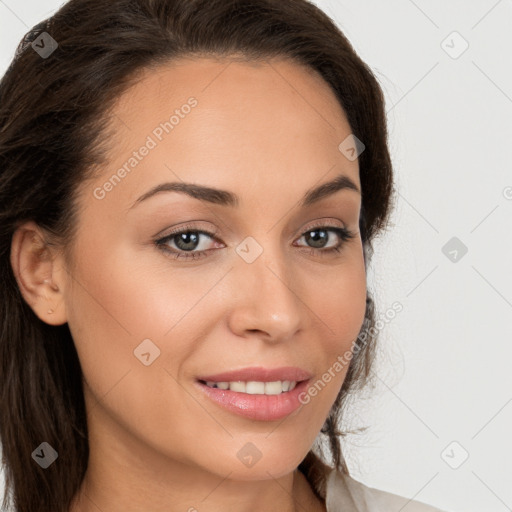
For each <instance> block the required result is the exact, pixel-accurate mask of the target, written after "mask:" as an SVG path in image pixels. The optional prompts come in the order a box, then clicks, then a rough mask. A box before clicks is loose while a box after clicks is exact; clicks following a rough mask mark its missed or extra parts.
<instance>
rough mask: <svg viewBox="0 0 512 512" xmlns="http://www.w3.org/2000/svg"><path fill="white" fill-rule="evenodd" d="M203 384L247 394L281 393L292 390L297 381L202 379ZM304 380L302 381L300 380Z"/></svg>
mask: <svg viewBox="0 0 512 512" xmlns="http://www.w3.org/2000/svg"><path fill="white" fill-rule="evenodd" d="M199 382H201V384H204V385H206V386H208V387H209V388H213V389H224V390H226V389H229V390H230V391H236V392H238V393H245V394H247V395H280V394H281V393H287V392H288V391H292V390H294V389H295V386H297V381H295V380H292V381H289V380H282V381H281V380H276V381H272V382H262V381H254V380H250V381H248V382H244V381H241V380H233V381H231V382H228V381H221V382H215V381H203V380H200V381H199ZM300 382H302V381H300Z"/></svg>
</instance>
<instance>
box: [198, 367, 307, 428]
mask: <svg viewBox="0 0 512 512" xmlns="http://www.w3.org/2000/svg"><path fill="white" fill-rule="evenodd" d="M311 376H312V375H311V374H310V373H309V372H306V371H304V370H301V369H299V368H293V367H288V368H280V369H275V370H267V369H262V368H247V369H244V370H240V371H235V372H228V373H223V374H217V375H212V376H208V377H201V378H198V379H196V386H198V387H199V389H200V390H201V392H202V393H204V394H205V395H206V396H207V397H208V398H209V399H210V400H212V401H213V402H214V403H215V404H216V405H218V406H220V407H221V408H223V409H224V410H227V411H229V412H231V413H234V414H236V415H241V416H245V417H247V418H249V419H253V420H260V421H275V420H279V419H282V418H284V417H286V416H288V415H289V414H291V413H293V412H294V411H296V410H297V409H299V408H300V407H301V406H302V405H303V404H302V403H301V401H300V400H299V396H300V394H301V393H302V392H303V391H304V390H306V389H307V386H308V382H309V381H310V380H311ZM278 377H281V378H278Z"/></svg>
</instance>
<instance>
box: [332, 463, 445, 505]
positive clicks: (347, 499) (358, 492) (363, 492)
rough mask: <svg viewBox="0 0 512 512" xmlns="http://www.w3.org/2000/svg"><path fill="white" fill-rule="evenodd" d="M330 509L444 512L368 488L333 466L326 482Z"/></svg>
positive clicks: (418, 502)
mask: <svg viewBox="0 0 512 512" xmlns="http://www.w3.org/2000/svg"><path fill="white" fill-rule="evenodd" d="M326 505H327V512H337V511H338V510H339V511H341V510H343V511H344V510H350V511H351V512H352V511H354V512H399V511H400V512H444V511H443V510H440V509H438V508H436V507H433V506H431V505H427V504H426V503H422V502H420V501H416V500H411V499H409V498H406V497H405V496H399V495H398V494H393V493H390V492H386V491H383V490H380V489H375V488H373V487H368V486H367V485H365V484H363V483H362V482H359V481H358V480H355V479H354V478H352V477H351V476H348V475H344V474H343V473H340V472H339V471H336V470H334V469H332V470H331V471H330V472H329V474H328V476H327V484H326Z"/></svg>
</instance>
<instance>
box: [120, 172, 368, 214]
mask: <svg viewBox="0 0 512 512" xmlns="http://www.w3.org/2000/svg"><path fill="white" fill-rule="evenodd" d="M340 190H353V191H355V192H357V193H359V194H361V191H360V190H359V188H358V187H357V185H356V184H355V183H354V182H353V181H352V179H350V178H349V177H348V176H345V175H339V176H337V177H336V178H335V179H333V180H332V181H328V182H327V183H323V184H322V185H319V186H318V187H315V188H312V189H310V190H308V191H306V193H305V194H304V196H303V197H302V199H301V201H300V203H299V207H301V208H304V207H306V206H311V205H312V204H314V203H316V202H318V201H320V200H321V199H325V198H326V197H329V196H331V195H333V194H334V193H336V192H338V191H340ZM160 192H179V193H182V194H187V195H188V196H190V197H193V198H194V199H199V200H202V201H207V202H209V203H213V204H217V205H221V206H230V207H237V206H239V204H240V198H239V197H238V196H237V195H236V194H234V193H233V192H229V191H228V190H221V189H218V188H211V187H205V186H203V185H196V184H193V183H183V182H182V183H177V182H167V183H160V184H159V185H156V186H155V187H153V188H151V189H150V190H148V191H147V192H146V193H144V194H142V195H141V196H140V197H139V198H138V199H137V200H136V201H135V202H134V203H133V204H132V206H130V208H129V209H131V208H133V207H135V206H136V205H138V204H140V203H142V202H143V201H146V200H147V199H149V198H150V197H153V196H154V195H155V194H158V193H160Z"/></svg>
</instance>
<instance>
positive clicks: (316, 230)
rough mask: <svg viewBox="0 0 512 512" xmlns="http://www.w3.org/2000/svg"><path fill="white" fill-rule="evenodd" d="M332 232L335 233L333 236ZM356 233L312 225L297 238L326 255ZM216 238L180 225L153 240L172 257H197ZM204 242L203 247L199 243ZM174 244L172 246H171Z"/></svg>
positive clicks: (336, 250)
mask: <svg viewBox="0 0 512 512" xmlns="http://www.w3.org/2000/svg"><path fill="white" fill-rule="evenodd" d="M332 234H334V235H336V236H335V237H333V236H332ZM336 237H337V238H338V239H339V241H338V242H336V243H335V245H334V246H332V247H327V248H326V247H325V246H326V245H327V243H328V242H329V240H330V239H331V238H334V240H335V239H336ZM355 237H356V233H353V232H351V231H349V230H348V229H347V228H345V227H338V226H326V225H320V226H312V227H310V228H309V229H308V230H307V231H305V232H304V233H303V235H302V236H301V237H300V238H299V239H298V240H301V239H302V238H304V239H305V240H306V243H308V244H312V245H313V246H312V247H307V248H305V249H303V250H306V252H307V253H310V254H314V255H318V254H320V255H328V254H333V253H334V252H340V251H341V249H342V246H343V245H344V244H345V242H347V241H348V240H350V239H352V238H355ZM208 238H210V239H213V240H216V234H215V233H211V232H209V231H204V230H199V229H196V228H193V227H187V226H185V227H182V228H180V229H179V230H177V231H174V232H172V233H170V234H168V235H166V236H165V237H163V238H160V239H158V240H156V241H155V244H156V245H157V247H158V248H159V249H160V250H162V251H164V252H165V253H167V254H168V255H170V256H171V257H173V258H174V259H185V260H187V259H198V258H202V257H206V256H207V255H208V252H209V251H210V250H212V249H206V248H205V247H207V246H208V243H207V241H206V240H207V239H208ZM202 243H204V245H203V248H202V249H201V250H198V249H199V248H200V247H201V244H202ZM172 245H174V247H172Z"/></svg>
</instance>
